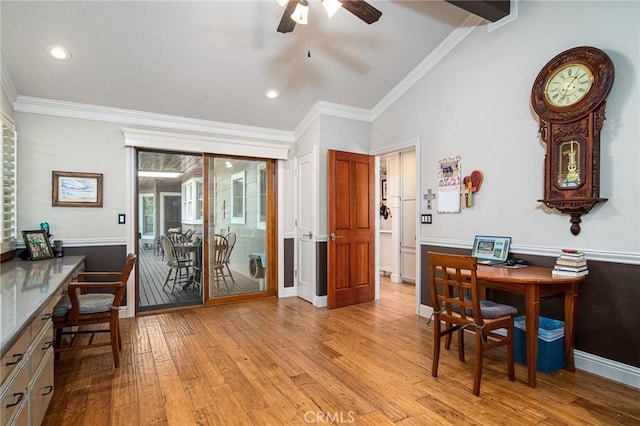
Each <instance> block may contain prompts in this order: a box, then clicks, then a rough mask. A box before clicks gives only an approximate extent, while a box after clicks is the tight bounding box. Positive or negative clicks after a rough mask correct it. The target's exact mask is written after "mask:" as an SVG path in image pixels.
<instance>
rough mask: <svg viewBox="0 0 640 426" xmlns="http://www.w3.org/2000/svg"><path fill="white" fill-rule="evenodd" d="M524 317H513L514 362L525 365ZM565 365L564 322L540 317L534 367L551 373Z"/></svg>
mask: <svg viewBox="0 0 640 426" xmlns="http://www.w3.org/2000/svg"><path fill="white" fill-rule="evenodd" d="M525 331H526V321H525V317H524V316H521V317H516V319H515V336H514V337H515V339H514V357H515V360H516V362H518V363H520V364H524V365H527V339H526V335H525ZM566 366H567V360H566V359H565V356H564V322H563V321H558V320H554V319H551V318H545V317H540V323H539V326H538V362H537V365H536V369H537V370H538V371H542V372H543V373H553V372H554V371H557V370H560V369H562V368H565V367H566Z"/></svg>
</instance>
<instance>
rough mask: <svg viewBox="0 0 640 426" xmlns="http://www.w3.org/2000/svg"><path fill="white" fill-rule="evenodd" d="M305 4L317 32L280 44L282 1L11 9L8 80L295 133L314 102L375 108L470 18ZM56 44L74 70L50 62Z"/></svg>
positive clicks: (415, 5) (5, 14)
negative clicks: (271, 93) (330, 10)
mask: <svg viewBox="0 0 640 426" xmlns="http://www.w3.org/2000/svg"><path fill="white" fill-rule="evenodd" d="M309 3H310V17H309V24H308V25H306V26H302V25H297V26H296V28H295V31H293V32H291V33H287V34H281V33H278V32H276V28H277V26H278V24H279V22H280V19H281V16H282V13H283V9H282V8H281V7H280V6H279V5H278V3H277V2H276V0H261V1H238V0H235V1H193V2H192V1H155V0H152V1H78V2H73V1H44V2H38V1H7V0H3V1H2V2H1V3H0V8H1V9H0V18H1V22H0V23H1V37H2V38H1V40H0V41H1V48H2V59H3V67H4V68H5V70H4V71H3V76H4V75H6V72H7V71H8V74H9V75H10V77H11V80H12V82H13V86H14V87H15V91H16V92H17V94H18V95H19V96H24V97H34V98H44V99H51V100H56V101H65V102H74V103H80V104H89V105H98V106H104V107H113V108H122V109H126V110H134V111H144V112H150V113H156V114H166V115H170V116H178V117H188V118H192V119H202V120H210V121H215V122H224V123H233V124H241V125H249V126H258V127H265V128H271V129H282V130H293V129H295V127H296V125H298V124H299V123H300V121H301V120H302V119H303V117H304V116H305V115H306V114H307V113H308V112H309V111H310V110H311V108H312V107H313V106H314V104H316V102H317V101H325V102H330V103H335V104H340V105H347V106H351V107H356V108H364V109H372V108H374V107H375V106H376V104H378V103H379V102H380V101H381V100H382V99H383V98H384V97H385V95H387V94H388V93H389V92H390V91H391V90H392V89H393V88H394V87H395V86H396V85H398V83H399V82H400V81H402V79H403V78H405V77H406V76H407V74H409V73H410V72H411V71H412V70H413V69H414V68H415V67H416V66H417V65H418V64H419V63H420V62H421V61H422V60H423V59H424V58H425V57H426V56H427V55H428V54H429V53H430V52H432V51H433V50H434V49H435V48H436V47H437V46H438V45H439V44H440V43H442V42H443V40H445V39H446V38H447V36H449V34H450V33H451V32H452V31H453V30H455V29H456V28H457V27H458V26H459V25H461V23H462V22H464V21H465V19H466V18H467V17H468V16H469V12H467V11H465V10H464V9H462V8H461V7H458V6H456V5H453V4H450V3H448V2H445V1H441V0H428V1H393V0H380V1H376V0H372V1H371V2H370V3H371V4H373V5H374V6H375V7H376V8H377V9H379V10H380V11H381V12H382V17H381V18H380V20H379V21H378V22H376V23H374V24H372V25H367V24H365V23H364V22H362V21H360V20H359V19H357V18H356V17H355V16H354V15H352V14H350V13H348V12H347V11H346V10H344V9H343V10H340V11H339V12H338V13H337V14H336V15H335V16H334V17H333V18H331V19H329V18H328V17H327V15H326V13H325V11H324V10H323V8H322V6H321V3H320V0H309ZM485 3H486V2H485ZM462 7H464V6H462ZM474 13H478V12H477V11H474ZM56 44H60V45H63V46H64V47H65V48H66V49H68V50H69V52H70V53H71V55H72V57H71V60H70V61H66V62H56V61H54V60H52V59H51V58H49V57H48V56H47V53H46V48H47V47H48V46H51V45H56ZM268 89H277V90H278V91H279V92H280V97H279V98H277V99H274V100H270V99H267V97H266V96H265V92H266V91H267V90H268Z"/></svg>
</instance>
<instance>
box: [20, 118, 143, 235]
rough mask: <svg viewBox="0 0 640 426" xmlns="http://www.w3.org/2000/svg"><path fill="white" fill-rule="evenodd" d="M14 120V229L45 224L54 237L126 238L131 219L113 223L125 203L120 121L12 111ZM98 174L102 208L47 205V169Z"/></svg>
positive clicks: (123, 209)
mask: <svg viewBox="0 0 640 426" xmlns="http://www.w3.org/2000/svg"><path fill="white" fill-rule="evenodd" d="M15 116H16V121H17V123H18V132H19V133H18V159H19V167H18V182H19V187H18V189H19V192H18V212H19V213H18V230H25V229H40V223H41V222H49V225H50V227H51V231H50V232H51V234H53V236H54V238H55V239H59V240H65V239H71V240H92V241H93V242H94V243H95V242H96V240H111V239H117V240H119V241H120V242H122V241H124V240H125V238H126V232H127V229H129V228H130V225H129V224H130V223H131V220H133V218H132V217H128V218H127V224H126V225H119V224H118V220H117V219H118V213H124V212H125V211H126V210H125V206H126V202H127V200H126V196H125V193H126V190H125V189H126V185H125V173H126V172H125V166H126V164H125V149H124V138H123V136H122V132H121V128H122V125H118V124H114V123H104V122H98V121H89V120H78V119H71V118H60V117H52V116H46V115H38V114H25V113H18V112H17V113H15ZM54 170H55V171H66V172H86V173H102V174H103V200H102V203H103V207H102V208H79V207H52V205H51V190H52V188H51V172H52V171H54Z"/></svg>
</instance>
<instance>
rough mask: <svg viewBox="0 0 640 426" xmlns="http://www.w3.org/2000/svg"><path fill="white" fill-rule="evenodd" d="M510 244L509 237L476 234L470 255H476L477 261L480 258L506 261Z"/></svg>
mask: <svg viewBox="0 0 640 426" xmlns="http://www.w3.org/2000/svg"><path fill="white" fill-rule="evenodd" d="M510 245H511V237H491V236H482V235H476V237H475V239H474V241H473V250H472V251H471V256H475V257H477V258H478V261H479V262H480V261H481V260H490V261H496V262H506V260H507V256H508V255H509V246H510Z"/></svg>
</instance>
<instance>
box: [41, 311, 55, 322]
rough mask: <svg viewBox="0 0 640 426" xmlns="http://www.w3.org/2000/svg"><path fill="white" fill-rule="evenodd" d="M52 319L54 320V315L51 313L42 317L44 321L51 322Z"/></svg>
mask: <svg viewBox="0 0 640 426" xmlns="http://www.w3.org/2000/svg"><path fill="white" fill-rule="evenodd" d="M51 318H53V313H51V312H50V313H48V314H44V315H43V316H42V321H46V320H50V319H51Z"/></svg>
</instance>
